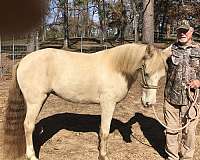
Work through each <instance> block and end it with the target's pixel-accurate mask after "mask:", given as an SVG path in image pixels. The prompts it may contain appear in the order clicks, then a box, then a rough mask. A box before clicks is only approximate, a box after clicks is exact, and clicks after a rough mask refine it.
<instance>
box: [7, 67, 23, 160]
mask: <svg viewBox="0 0 200 160" xmlns="http://www.w3.org/2000/svg"><path fill="white" fill-rule="evenodd" d="M17 67H18V65H16V66H15V67H14V68H13V75H12V82H11V85H10V88H9V95H8V100H7V103H6V109H5V119H4V136H3V137H4V139H3V143H4V144H3V156H4V158H3V159H8V160H16V159H18V158H20V157H22V156H23V155H24V153H25V133H24V125H23V123H24V119H25V115H26V107H25V101H24V97H23V95H22V92H21V90H20V87H19V84H18V82H17V73H16V72H17Z"/></svg>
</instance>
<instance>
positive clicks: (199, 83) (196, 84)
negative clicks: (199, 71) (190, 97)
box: [189, 79, 200, 88]
mask: <svg viewBox="0 0 200 160" xmlns="http://www.w3.org/2000/svg"><path fill="white" fill-rule="evenodd" d="M189 86H190V88H199V87H200V80H197V79H195V80H191V81H190V83H189Z"/></svg>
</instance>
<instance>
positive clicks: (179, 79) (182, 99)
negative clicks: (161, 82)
mask: <svg viewBox="0 0 200 160" xmlns="http://www.w3.org/2000/svg"><path fill="white" fill-rule="evenodd" d="M171 52H172V54H171V56H170V57H169V58H168V59H167V64H168V71H167V79H166V86H165V99H166V100H167V101H168V102H169V103H171V104H175V105H188V104H189V101H188V93H187V89H186V86H187V84H188V82H189V81H190V80H193V79H199V80H200V47H199V45H198V44H196V43H195V42H193V43H192V45H190V46H181V45H179V44H178V43H174V44H173V45H172V46H171Z"/></svg>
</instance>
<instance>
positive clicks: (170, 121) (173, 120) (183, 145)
mask: <svg viewBox="0 0 200 160" xmlns="http://www.w3.org/2000/svg"><path fill="white" fill-rule="evenodd" d="M187 110H188V107H187V106H176V105H171V104H170V103H168V102H167V101H165V105H164V118H165V122H166V125H167V126H168V127H170V128H180V127H182V126H183V125H184V124H185V123H186V121H187V119H186V118H185V117H184V115H185V114H186V112H187ZM198 119H199V118H197V119H195V120H193V121H192V122H191V123H190V125H189V126H188V127H187V128H186V129H184V130H182V131H179V132H178V131H172V130H170V129H166V153H167V154H168V160H192V158H193V155H194V151H195V131H196V126H197V123H198Z"/></svg>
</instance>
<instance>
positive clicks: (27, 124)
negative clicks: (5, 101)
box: [24, 120, 35, 134]
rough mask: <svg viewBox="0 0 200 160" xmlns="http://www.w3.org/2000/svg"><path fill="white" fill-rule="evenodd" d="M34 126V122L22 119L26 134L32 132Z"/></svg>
mask: <svg viewBox="0 0 200 160" xmlns="http://www.w3.org/2000/svg"><path fill="white" fill-rule="evenodd" d="M34 127H35V124H34V123H33V122H30V121H28V120H25V121H24V130H25V133H26V134H32V132H33V130H34Z"/></svg>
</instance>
